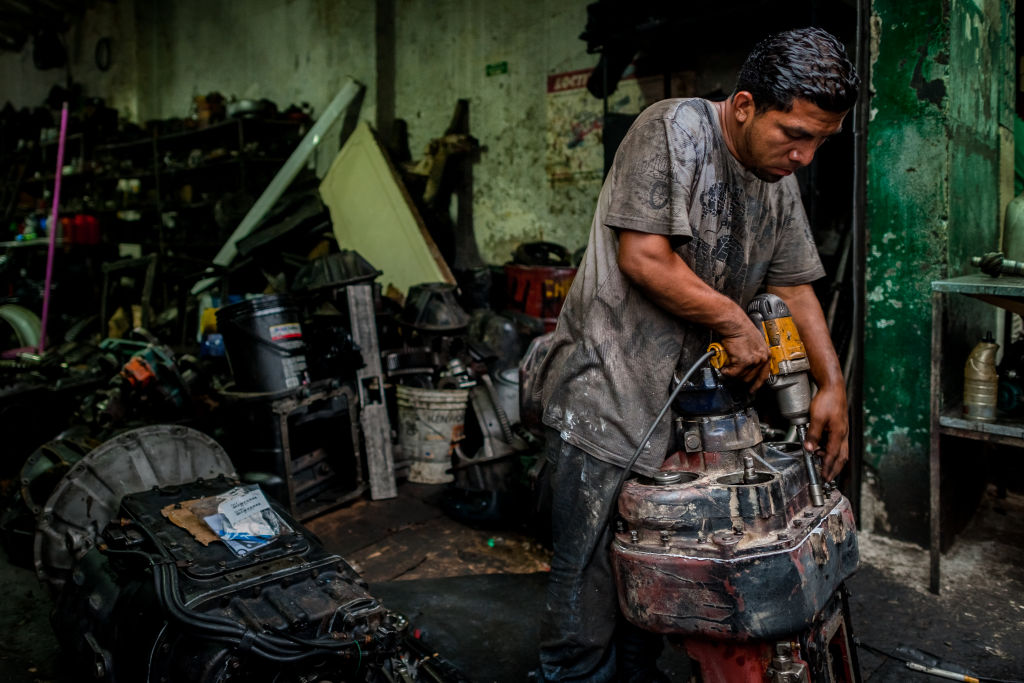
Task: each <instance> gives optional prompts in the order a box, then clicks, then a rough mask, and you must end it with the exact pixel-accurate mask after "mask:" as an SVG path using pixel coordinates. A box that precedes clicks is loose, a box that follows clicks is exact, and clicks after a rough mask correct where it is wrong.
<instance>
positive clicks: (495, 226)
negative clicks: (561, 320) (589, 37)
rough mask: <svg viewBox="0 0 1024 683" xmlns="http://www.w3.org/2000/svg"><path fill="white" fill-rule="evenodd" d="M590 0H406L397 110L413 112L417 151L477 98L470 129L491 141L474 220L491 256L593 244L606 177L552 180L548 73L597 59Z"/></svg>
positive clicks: (497, 259)
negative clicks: (590, 50)
mask: <svg viewBox="0 0 1024 683" xmlns="http://www.w3.org/2000/svg"><path fill="white" fill-rule="evenodd" d="M587 4H588V0H571V1H559V0H539V1H534V2H516V1H515V0H498V1H495V2H486V3H482V2H472V1H471V0H436V1H435V2H429V3H424V2H416V1H415V0H398V3H397V7H396V13H395V14H396V17H397V22H396V28H395V33H396V44H397V47H396V52H397V54H396V72H397V75H398V80H397V83H396V86H395V99H396V112H395V116H396V117H397V118H402V119H405V120H406V121H407V123H408V126H409V138H410V139H409V146H410V149H411V151H412V154H413V156H414V157H416V156H418V155H420V154H421V153H422V152H423V150H424V148H425V147H426V145H427V143H428V142H429V141H430V139H432V138H435V137H439V136H440V135H442V134H443V133H444V131H445V128H447V126H448V122H449V120H450V119H451V115H452V111H453V110H454V108H455V103H456V101H457V100H458V99H459V98H465V99H468V100H469V102H470V130H471V132H472V134H473V136H474V137H476V138H477V139H478V140H479V141H480V144H481V145H482V146H483V148H484V149H483V153H482V154H481V155H480V161H479V163H478V164H476V166H475V169H474V184H475V185H474V206H473V209H474V223H475V228H476V234H477V241H478V243H479V247H480V251H481V255H482V256H483V257H484V259H485V260H486V261H488V262H491V263H504V262H506V261H507V260H509V258H510V256H511V253H512V251H513V250H514V249H515V247H516V246H517V245H518V244H520V243H521V242H527V241H533V240H547V241H553V242H558V243H561V244H564V245H565V246H566V247H568V248H569V249H570V250H575V249H576V248H578V247H580V246H583V245H584V244H586V239H587V234H588V231H589V229H590V219H591V217H592V215H593V211H594V205H595V203H596V200H597V195H598V193H599V191H600V181H591V182H585V183H578V184H572V185H564V186H561V187H554V186H552V185H551V184H550V183H549V182H548V179H547V177H546V174H545V153H546V147H545V137H544V132H545V125H546V116H547V114H546V106H547V102H546V99H547V98H546V94H547V93H546V79H547V76H548V75H549V74H553V73H561V72H565V71H572V70H576V69H585V68H591V67H593V66H594V64H595V63H596V62H597V57H596V56H595V55H588V54H587V53H586V43H584V42H583V41H582V40H580V39H579V38H578V37H577V36H579V34H580V33H581V32H582V30H583V28H584V25H585V24H586V18H587V15H586V6H587ZM501 62H507V64H508V70H507V73H497V74H494V75H491V76H488V75H487V65H489V64H498V63H501ZM427 64H429V65H430V68H429V69H427V70H425V69H424V66H423V65H427Z"/></svg>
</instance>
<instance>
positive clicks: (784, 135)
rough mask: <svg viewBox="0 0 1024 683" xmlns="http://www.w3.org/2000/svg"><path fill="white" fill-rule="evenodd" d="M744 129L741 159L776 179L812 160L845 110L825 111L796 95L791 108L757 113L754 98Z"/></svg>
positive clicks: (836, 129) (754, 170) (760, 174)
mask: <svg viewBox="0 0 1024 683" xmlns="http://www.w3.org/2000/svg"><path fill="white" fill-rule="evenodd" d="M746 106H747V111H748V117H747V120H746V121H744V122H743V126H742V129H741V140H742V149H738V150H737V151H738V152H739V156H740V163H742V164H743V165H744V166H746V167H747V168H748V169H749V170H750V172H751V173H753V174H754V175H756V176H757V177H758V178H760V179H761V180H764V181H766V182H769V183H775V182H778V181H779V180H782V179H783V178H785V177H786V176H788V175H790V174H791V173H792V172H793V171H795V170H797V169H798V168H802V167H804V166H806V165H807V164H809V163H811V160H813V159H814V153H815V152H816V151H817V150H818V148H819V147H821V145H822V144H823V143H824V142H825V141H826V140H827V139H828V138H829V137H831V136H833V135H835V134H836V133H838V132H839V131H840V130H841V129H842V127H843V118H844V117H845V116H846V112H842V113H839V114H837V113H834V112H830V111H825V110H824V109H821V108H820V107H818V105H816V104H813V103H812V102H810V101H808V100H802V99H795V100H793V107H792V108H791V109H790V110H789V111H779V110H777V109H769V110H767V111H763V112H761V113H757V111H756V110H755V107H754V103H753V100H751V101H750V102H749V103H748V104H747V105H746Z"/></svg>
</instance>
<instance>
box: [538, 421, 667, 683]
mask: <svg viewBox="0 0 1024 683" xmlns="http://www.w3.org/2000/svg"><path fill="white" fill-rule="evenodd" d="M547 457H548V464H549V466H550V467H552V473H551V480H550V481H551V489H552V491H551V493H552V502H551V507H552V510H551V527H552V529H551V533H552V546H553V548H554V555H553V557H552V558H551V576H550V578H549V579H548V594H547V604H546V605H545V612H544V615H543V617H542V619H541V631H540V638H541V643H540V662H541V672H542V673H543V674H544V680H547V681H593V682H594V683H601V682H603V681H631V680H632V681H644V680H651V678H650V677H649V676H648V675H647V672H649V671H654V667H655V662H656V661H657V659H658V656H659V655H660V654H661V649H662V647H663V639H662V638H661V636H658V635H656V634H653V633H648V632H646V631H642V630H640V629H638V628H636V627H635V626H633V625H632V624H630V623H629V622H627V621H626V620H625V619H624V618H623V617H622V616H621V614H620V612H619V603H618V594H617V591H616V587H615V578H614V576H613V575H612V568H611V557H610V550H609V548H610V545H611V541H612V530H611V524H610V520H609V519H608V517H607V516H606V513H607V511H608V510H609V509H610V508H609V502H611V498H612V497H613V496H614V495H615V488H616V485H617V484H618V480H619V477H620V476H621V475H622V468H621V467H618V466H616V465H611V464H608V463H606V462H604V461H602V460H598V459H597V458H595V457H593V456H591V455H589V454H587V453H586V452H585V451H582V450H580V449H579V448H576V447H575V446H572V445H570V444H568V443H566V442H565V441H563V440H562V439H561V438H560V437H559V435H558V432H557V431H555V430H553V429H549V430H548V450H547ZM595 543H596V544H597V547H596V548H595V549H594V552H593V555H592V559H591V560H590V562H589V563H588V562H587V558H588V555H590V554H591V553H590V551H591V547H592V546H593V545H594V544H595Z"/></svg>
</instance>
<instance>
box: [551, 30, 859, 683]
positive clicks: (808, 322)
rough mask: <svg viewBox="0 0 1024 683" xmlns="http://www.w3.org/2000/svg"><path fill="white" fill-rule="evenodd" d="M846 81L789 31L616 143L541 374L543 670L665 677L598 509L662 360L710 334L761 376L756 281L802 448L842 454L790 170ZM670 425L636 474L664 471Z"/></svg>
mask: <svg viewBox="0 0 1024 683" xmlns="http://www.w3.org/2000/svg"><path fill="white" fill-rule="evenodd" d="M858 83H859V79H858V77H857V74H856V72H855V70H854V68H853V65H852V64H851V63H850V61H849V60H848V59H847V57H846V53H845V50H844V49H843V46H842V45H841V44H840V43H839V42H838V41H837V40H836V39H835V38H834V37H832V36H831V35H829V34H828V33H826V32H825V31H822V30H820V29H814V28H809V29H801V30H794V31H787V32H784V33H780V34H777V35H774V36H771V37H769V38H767V39H765V40H763V41H762V42H761V43H759V44H758V45H757V46H756V47H755V48H754V50H753V52H751V54H750V55H749V56H748V57H747V60H746V62H745V63H744V65H743V67H742V69H741V71H740V75H739V78H738V80H737V84H736V89H735V91H734V92H733V94H732V95H731V96H730V97H729V98H728V99H727V100H725V101H722V102H709V101H706V100H702V99H672V100H665V101H662V102H659V103H657V104H655V105H652V106H651V107H649V108H648V109H646V110H645V111H644V112H643V113H642V114H641V115H640V116H639V117H638V119H637V120H636V122H635V123H634V124H633V126H632V127H631V128H630V130H629V132H628V133H627V135H626V137H625V139H624V140H623V141H622V144H621V145H620V147H619V150H618V152H617V154H616V156H615V161H614V163H613V164H612V168H611V170H610V171H609V174H608V178H607V179H606V181H605V183H604V187H603V188H602V190H601V195H600V198H599V200H598V205H597V209H596V212H595V214H594V221H593V224H592V227H591V232H590V239H589V244H588V247H587V251H586V255H585V257H584V260H583V263H582V264H581V265H580V269H579V272H578V274H577V276H576V279H575V281H574V283H573V286H572V288H571V290H570V292H569V294H568V297H567V299H566V301H565V305H564V307H563V309H562V314H561V316H560V318H559V321H558V327H557V329H556V331H555V333H554V338H553V340H552V345H551V348H550V351H549V352H548V354H547V356H546V357H545V359H544V361H543V363H542V365H541V367H540V369H539V371H538V380H537V385H538V389H537V391H538V392H539V394H540V396H539V398H540V400H541V401H542V402H543V406H544V412H543V421H544V424H545V425H547V427H548V428H549V430H548V431H549V448H548V458H549V460H550V461H551V463H552V466H553V474H552V486H553V515H552V532H553V544H554V556H553V558H552V562H551V577H550V582H549V588H548V602H547V610H546V613H545V616H544V620H543V625H542V632H541V640H542V642H541V672H542V673H543V675H544V678H545V679H546V680H556V681H583V680H586V681H611V680H623V681H647V680H663V679H660V678H659V677H658V676H659V674H658V673H657V671H656V670H654V669H653V662H654V661H656V659H657V655H658V653H659V652H660V649H661V645H660V639H658V640H657V641H653V640H652V639H651V638H650V637H648V636H649V634H644V633H642V632H640V631H639V629H636V628H635V627H632V626H630V625H629V624H627V623H626V622H625V621H624V620H623V619H622V618H621V616H620V615H619V611H618V604H617V597H616V592H615V584H614V580H613V577H612V573H611V568H610V561H609V556H608V552H607V548H608V546H609V543H610V540H611V531H610V529H609V524H608V523H609V520H608V519H607V515H606V511H607V510H608V509H609V507H610V504H611V503H610V498H611V497H612V496H614V493H615V485H616V484H617V482H618V480H619V478H620V476H621V473H622V470H621V468H622V467H624V466H625V465H626V464H627V462H628V460H629V458H630V456H631V455H632V454H633V453H634V452H635V451H636V449H637V447H638V446H639V445H640V440H641V438H642V436H643V434H644V433H645V432H646V431H647V428H648V427H649V425H650V422H651V421H652V420H653V419H654V417H655V416H656V415H657V414H658V411H659V410H660V409H661V407H662V406H663V405H664V403H665V401H666V400H667V398H668V394H669V391H670V389H671V384H672V378H673V373H674V372H683V371H685V370H686V369H687V368H689V367H690V365H691V364H692V363H693V362H694V361H695V360H696V359H697V358H699V357H700V355H701V354H702V353H703V352H704V351H705V349H706V348H707V346H708V344H709V343H710V342H711V341H713V340H716V339H717V340H718V341H720V342H721V343H722V345H723V346H724V347H725V349H726V352H727V353H728V356H729V358H730V364H729V365H727V366H726V367H725V368H723V372H724V374H726V375H729V376H733V377H738V378H741V379H743V380H745V381H747V382H749V383H750V385H751V389H752V390H754V389H757V388H758V387H759V386H760V385H761V384H762V383H763V382H764V381H765V379H766V378H767V375H768V369H769V368H768V362H767V361H768V349H767V346H766V344H765V342H764V339H763V337H762V335H761V333H759V332H758V331H757V329H756V328H755V327H754V325H753V324H752V323H751V322H750V320H749V318H748V317H747V314H746V312H745V307H746V304H747V302H748V301H749V300H750V299H751V298H752V297H753V296H754V295H755V294H756V293H757V292H758V291H759V290H760V289H762V288H765V287H766V288H767V290H768V291H770V292H772V293H774V294H777V295H779V296H780V297H782V299H783V300H785V302H786V304H787V305H788V306H789V309H790V311H791V313H792V315H793V319H794V321H795V322H796V324H797V327H798V329H799V330H800V335H801V337H802V339H803V340H804V343H805V345H806V348H807V354H808V357H809V360H810V364H811V371H812V373H813V375H814V378H815V380H816V382H817V385H818V393H817V395H816V396H815V398H814V400H813V403H812V405H811V422H810V426H809V430H808V436H807V444H806V446H807V447H808V448H810V449H812V450H818V449H819V446H820V445H821V443H822V437H823V435H825V434H826V433H827V435H828V438H827V441H826V442H825V443H824V447H823V451H824V474H825V477H826V479H832V478H833V477H835V476H836V475H837V474H838V473H839V472H840V470H841V469H842V467H843V464H844V463H845V462H846V459H847V440H846V434H847V428H848V425H847V405H846V394H845V384H844V381H843V377H842V373H841V371H840V366H839V362H838V360H837V358H836V353H835V350H834V349H833V347H832V343H831V341H830V339H829V334H828V329H827V327H826V324H825V320H824V316H823V315H822V312H821V307H820V305H819V303H818V300H817V297H816V296H815V294H814V291H813V289H812V288H811V286H810V284H809V283H810V282H812V281H813V280H815V279H817V278H820V277H821V276H822V275H824V270H823V268H822V266H821V262H820V260H819V258H818V253H817V249H816V248H815V245H814V242H813V239H812V237H811V232H810V227H809V226H808V223H807V217H806V215H805V213H804V210H803V205H802V203H801V201H800V192H799V189H798V187H797V183H796V179H795V178H794V177H793V176H792V173H793V172H794V171H795V170H797V169H799V168H801V167H803V166H806V165H807V164H809V163H811V160H812V159H813V158H814V154H815V152H816V151H817V149H818V147H819V146H821V144H823V143H824V142H825V141H826V140H827V139H828V138H829V137H831V136H833V135H835V134H836V133H838V132H839V131H840V129H841V127H842V123H843V119H844V117H845V115H846V113H847V112H848V111H849V109H850V108H851V107H852V105H853V103H854V101H855V100H856V97H857V87H858ZM670 424H671V415H667V416H666V417H665V418H664V419H663V420H662V423H661V424H659V425H658V426H657V428H656V430H655V431H654V434H653V436H652V438H651V440H650V442H649V443H648V444H647V446H646V447H645V448H644V449H643V451H642V452H641V454H640V457H639V459H638V460H637V463H636V465H635V466H634V468H633V469H634V470H635V471H637V472H639V473H642V474H651V473H654V472H656V471H657V470H658V469H659V467H660V466H661V464H662V462H663V461H664V459H665V457H666V455H667V449H668V445H669V435H670ZM591 548H596V549H597V550H596V552H591ZM588 558H592V559H590V560H589V561H588Z"/></svg>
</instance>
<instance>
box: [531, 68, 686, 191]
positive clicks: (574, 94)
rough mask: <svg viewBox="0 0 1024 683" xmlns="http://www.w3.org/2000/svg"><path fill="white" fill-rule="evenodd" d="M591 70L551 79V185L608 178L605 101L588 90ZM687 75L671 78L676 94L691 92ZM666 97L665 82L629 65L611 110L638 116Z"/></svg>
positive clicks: (548, 165)
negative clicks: (606, 174)
mask: <svg viewBox="0 0 1024 683" xmlns="http://www.w3.org/2000/svg"><path fill="white" fill-rule="evenodd" d="M592 72H593V69H579V70H577V71H566V72H563V73H557V74H551V75H549V76H548V82H547V112H548V126H547V135H546V142H547V154H546V159H545V168H546V170H547V174H548V179H549V180H550V181H551V182H552V183H586V182H595V181H596V182H600V181H601V180H602V179H603V177H604V136H603V128H604V103H603V101H602V100H601V99H600V98H597V97H594V96H593V95H591V94H590V92H589V91H588V90H587V79H589V78H590V74H591V73H592ZM689 75H690V74H686V73H684V74H678V75H674V76H673V78H672V94H673V95H674V96H682V94H683V93H688V92H689V91H690V90H692V79H691V78H688V77H687V76H689ZM687 83H689V84H690V88H687V87H686V84H687ZM663 96H664V80H663V78H662V77H661V76H650V77H642V78H637V75H636V69H635V65H632V64H631V65H630V66H629V67H627V68H626V71H625V73H624V74H623V76H622V78H621V79H620V80H619V83H618V87H617V88H616V89H615V92H613V93H612V94H611V95H609V96H608V112H609V113H610V114H630V115H636V114H639V113H640V112H641V111H643V109H644V108H645V107H647V106H648V105H650V104H651V103H653V102H656V101H657V100H659V99H661V98H662V97H663Z"/></svg>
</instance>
